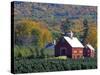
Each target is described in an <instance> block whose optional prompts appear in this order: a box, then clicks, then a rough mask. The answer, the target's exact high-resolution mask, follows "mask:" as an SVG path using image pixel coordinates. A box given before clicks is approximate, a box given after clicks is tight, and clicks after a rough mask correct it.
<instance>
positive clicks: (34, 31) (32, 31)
mask: <svg viewBox="0 0 100 75" xmlns="http://www.w3.org/2000/svg"><path fill="white" fill-rule="evenodd" d="M15 36H16V38H15V43H16V44H18V45H29V44H33V45H35V46H39V47H40V48H42V47H44V46H45V44H46V43H47V42H50V41H52V36H51V33H50V32H49V31H48V28H47V27H46V25H45V24H44V23H42V22H39V21H32V20H29V19H23V20H21V21H18V22H17V24H16V25H15Z"/></svg>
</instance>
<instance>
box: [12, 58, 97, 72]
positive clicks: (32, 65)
mask: <svg viewBox="0 0 100 75" xmlns="http://www.w3.org/2000/svg"><path fill="white" fill-rule="evenodd" d="M96 68H97V60H96V59H95V58H85V59H78V60H73V59H67V60H66V59H48V58H47V59H32V58H31V59H29V58H16V59H15V62H14V73H28V72H50V71H67V70H82V69H83V70H84V69H96Z"/></svg>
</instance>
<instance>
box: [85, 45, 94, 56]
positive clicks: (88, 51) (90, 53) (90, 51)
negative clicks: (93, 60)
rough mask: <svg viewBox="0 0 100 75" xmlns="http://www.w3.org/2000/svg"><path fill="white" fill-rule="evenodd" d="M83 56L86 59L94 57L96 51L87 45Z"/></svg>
mask: <svg viewBox="0 0 100 75" xmlns="http://www.w3.org/2000/svg"><path fill="white" fill-rule="evenodd" d="M83 55H84V57H94V56H95V49H94V48H93V47H92V46H91V45H90V44H86V46H85V47H84V51H83Z"/></svg>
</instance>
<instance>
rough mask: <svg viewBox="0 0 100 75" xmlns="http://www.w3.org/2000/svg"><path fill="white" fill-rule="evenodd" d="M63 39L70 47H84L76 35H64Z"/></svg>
mask: <svg viewBox="0 0 100 75" xmlns="http://www.w3.org/2000/svg"><path fill="white" fill-rule="evenodd" d="M64 39H65V40H66V41H67V42H68V43H69V44H70V45H71V46H72V47H78V48H80V47H81V48H84V46H83V45H82V44H81V42H80V41H79V40H78V39H77V38H76V37H72V38H70V37H67V36H64Z"/></svg>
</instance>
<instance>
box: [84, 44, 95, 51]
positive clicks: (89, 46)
mask: <svg viewBox="0 0 100 75" xmlns="http://www.w3.org/2000/svg"><path fill="white" fill-rule="evenodd" d="M86 47H88V48H90V49H91V50H95V49H94V48H93V47H92V46H91V45H90V44H87V45H86Z"/></svg>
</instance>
